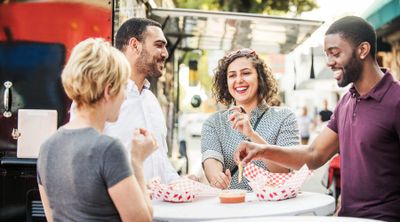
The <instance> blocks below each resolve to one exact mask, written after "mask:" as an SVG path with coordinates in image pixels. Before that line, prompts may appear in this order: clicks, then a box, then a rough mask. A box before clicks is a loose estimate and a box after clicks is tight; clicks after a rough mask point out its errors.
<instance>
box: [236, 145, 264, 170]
mask: <svg viewBox="0 0 400 222" xmlns="http://www.w3.org/2000/svg"><path fill="white" fill-rule="evenodd" d="M265 146H266V145H265V144H258V143H253V142H248V141H243V142H241V143H240V144H239V146H238V147H237V148H236V151H235V153H234V156H233V158H234V160H235V162H236V163H239V162H242V163H243V164H244V165H246V164H247V163H248V162H250V161H252V160H264V159H265V157H264V151H265V149H266V148H265Z"/></svg>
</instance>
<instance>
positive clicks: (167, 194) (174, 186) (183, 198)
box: [150, 178, 221, 203]
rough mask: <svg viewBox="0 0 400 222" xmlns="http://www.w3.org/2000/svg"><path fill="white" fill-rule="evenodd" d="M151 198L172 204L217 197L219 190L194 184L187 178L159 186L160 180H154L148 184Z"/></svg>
mask: <svg viewBox="0 0 400 222" xmlns="http://www.w3.org/2000/svg"><path fill="white" fill-rule="evenodd" d="M150 189H151V193H152V198H153V199H157V200H164V201H168V202H174V203H183V202H190V201H192V200H194V199H195V198H196V197H198V196H218V195H219V193H220V192H221V190H220V189H217V188H213V187H210V186H208V185H206V184H202V183H199V182H196V181H194V180H190V179H187V178H181V179H178V180H176V181H173V182H172V183H170V184H161V183H160V178H154V179H152V181H151V182H150Z"/></svg>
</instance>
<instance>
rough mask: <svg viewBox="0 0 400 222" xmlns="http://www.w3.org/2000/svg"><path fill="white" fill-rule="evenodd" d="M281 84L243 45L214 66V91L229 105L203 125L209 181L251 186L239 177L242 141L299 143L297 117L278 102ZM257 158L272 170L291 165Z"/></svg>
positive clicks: (219, 185)
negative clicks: (237, 153) (238, 150)
mask: <svg viewBox="0 0 400 222" xmlns="http://www.w3.org/2000/svg"><path fill="white" fill-rule="evenodd" d="M277 93H278V87H277V82H276V80H275V79H274V77H273V75H272V72H271V69H270V68H269V67H268V66H267V64H266V63H265V62H264V61H263V60H262V59H261V58H260V57H259V56H258V55H257V53H256V52H255V51H254V50H251V49H240V50H237V51H233V52H231V53H229V54H227V55H225V56H224V57H223V58H222V59H221V60H220V61H219V63H218V67H217V69H216V71H215V76H214V83H213V94H214V96H215V98H216V100H217V102H220V103H222V104H224V105H227V106H231V108H229V109H227V110H223V111H219V112H216V113H214V114H213V115H212V116H210V117H209V118H208V119H207V121H206V122H205V123H204V124H203V129H202V137H201V151H202V161H203V166H204V171H205V175H206V177H207V179H208V181H209V183H210V185H211V186H214V187H217V188H221V189H226V188H233V189H247V190H251V188H250V187H249V185H248V181H247V180H246V179H245V178H243V180H242V181H239V180H238V175H239V171H240V170H238V166H237V165H236V163H235V161H234V159H233V154H234V151H235V149H236V147H237V146H238V145H239V143H240V142H241V141H243V140H250V141H253V142H256V143H269V144H276V145H283V146H290V145H297V144H299V131H298V126H297V122H296V116H295V115H294V113H293V112H292V111H291V110H289V109H288V108H282V107H274V106H271V104H273V103H274V101H277ZM254 163H255V164H256V165H258V166H260V167H263V168H264V169H267V170H269V171H271V172H279V173H286V172H289V169H286V168H282V167H280V166H278V165H276V164H274V163H271V162H270V163H267V164H264V163H263V162H261V161H254Z"/></svg>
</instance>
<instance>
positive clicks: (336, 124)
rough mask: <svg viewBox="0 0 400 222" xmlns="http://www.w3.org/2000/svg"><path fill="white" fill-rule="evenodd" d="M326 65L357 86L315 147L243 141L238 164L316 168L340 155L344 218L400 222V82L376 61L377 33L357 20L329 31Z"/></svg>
mask: <svg viewBox="0 0 400 222" xmlns="http://www.w3.org/2000/svg"><path fill="white" fill-rule="evenodd" d="M325 52H326V55H327V57H328V62H327V65H328V66H329V67H330V68H331V69H332V71H333V73H334V77H335V79H336V80H337V82H338V85H339V86H341V87H344V86H346V85H348V84H349V83H353V84H352V87H351V89H350V90H349V92H348V93H347V94H345V95H344V96H343V98H342V99H341V100H340V101H339V103H338V104H337V106H336V108H335V111H334V114H333V115H332V117H331V120H330V121H329V123H328V126H327V127H326V128H325V129H324V130H323V131H322V132H321V133H320V135H319V136H318V137H317V138H316V139H315V140H314V142H312V144H311V145H310V146H298V147H295V148H291V149H285V148H284V147H279V146H272V145H268V144H256V143H252V142H242V143H241V144H240V145H239V146H238V148H237V150H236V152H235V161H237V162H240V161H242V162H244V164H245V163H248V162H249V161H250V160H254V159H261V160H268V161H273V162H275V163H279V164H281V165H282V166H284V167H288V168H293V169H299V168H300V167H301V166H302V165H303V164H307V165H308V167H309V168H311V169H316V168H318V167H320V166H322V165H323V164H324V163H325V162H327V161H328V160H329V159H330V158H331V157H332V156H333V155H334V154H336V153H338V152H340V157H341V188H342V191H341V192H342V193H341V195H342V200H341V209H340V211H339V216H351V217H362V218H373V219H379V220H384V221H400V179H399V178H400V83H399V82H398V81H395V80H393V77H392V75H391V74H390V73H389V71H388V70H385V69H380V68H379V66H378V63H377V62H376V58H375V53H376V34H375V31H374V29H373V27H372V26H371V25H370V24H369V23H367V22H366V21H365V20H363V19H362V18H359V17H355V16H348V17H344V18H342V19H340V20H338V21H336V22H334V23H333V24H332V25H331V26H330V27H329V29H328V30H327V32H326V33H325Z"/></svg>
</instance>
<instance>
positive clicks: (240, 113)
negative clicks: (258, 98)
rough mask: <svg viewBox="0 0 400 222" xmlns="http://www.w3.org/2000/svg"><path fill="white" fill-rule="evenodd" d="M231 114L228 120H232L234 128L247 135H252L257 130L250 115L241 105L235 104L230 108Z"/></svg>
mask: <svg viewBox="0 0 400 222" xmlns="http://www.w3.org/2000/svg"><path fill="white" fill-rule="evenodd" d="M230 112H231V114H230V115H229V116H228V121H230V122H231V124H232V128H233V129H235V130H237V131H239V132H240V133H241V134H243V135H244V136H246V137H250V136H251V135H253V134H254V133H255V132H254V130H253V128H252V127H251V124H250V117H249V115H248V114H246V112H245V111H244V109H243V108H242V107H240V106H234V107H232V108H231V109H230Z"/></svg>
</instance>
